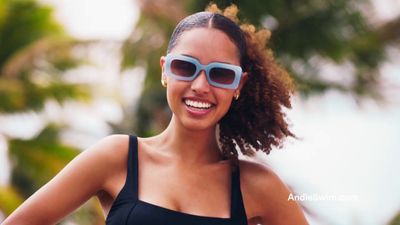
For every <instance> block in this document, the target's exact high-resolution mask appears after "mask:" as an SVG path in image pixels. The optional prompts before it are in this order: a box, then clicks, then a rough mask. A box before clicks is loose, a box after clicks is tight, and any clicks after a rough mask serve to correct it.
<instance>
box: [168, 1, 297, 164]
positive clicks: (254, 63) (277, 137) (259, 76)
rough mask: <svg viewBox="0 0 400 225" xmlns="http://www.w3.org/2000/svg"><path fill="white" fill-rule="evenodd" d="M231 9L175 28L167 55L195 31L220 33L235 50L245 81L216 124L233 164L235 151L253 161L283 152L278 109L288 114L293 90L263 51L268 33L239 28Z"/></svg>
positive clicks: (283, 124) (212, 9)
mask: <svg viewBox="0 0 400 225" xmlns="http://www.w3.org/2000/svg"><path fill="white" fill-rule="evenodd" d="M238 11H239V10H238V8H237V7H236V6H235V5H231V6H229V7H227V8H226V9H225V10H223V11H222V10H220V9H219V8H218V7H217V5H216V4H210V5H209V6H208V7H207V9H206V11H205V12H199V13H195V14H192V15H190V16H188V17H186V18H184V19H183V20H181V21H180V22H179V24H178V25H177V26H176V28H175V30H174V32H173V34H172V36H171V39H170V42H169V44H168V49H167V53H169V52H171V50H172V49H173V48H174V47H175V46H176V44H177V43H178V42H179V37H180V36H181V35H182V33H183V32H185V31H189V30H191V29H194V28H213V29H218V30H220V31H222V32H224V33H225V34H226V35H227V36H228V37H229V38H230V40H231V41H232V42H233V43H234V44H235V46H236V47H237V50H238V57H239V59H240V63H241V67H242V69H243V71H245V72H247V73H248V78H247V80H246V82H245V84H244V86H243V88H242V90H241V92H240V98H239V99H238V100H235V101H233V102H232V104H231V107H230V108H229V110H228V112H227V113H226V114H225V115H224V117H223V118H222V119H221V120H220V121H219V142H220V144H221V146H220V147H221V151H222V154H223V156H224V157H225V158H229V159H233V162H234V163H237V160H238V151H237V149H240V151H241V152H242V154H244V155H247V156H253V155H254V153H255V151H262V152H265V153H266V154H269V152H270V151H271V149H272V147H278V148H280V147H282V143H283V141H284V139H285V138H286V137H288V136H291V137H296V136H295V135H294V134H293V133H292V132H291V131H290V130H289V125H288V122H287V118H286V115H285V113H284V112H283V107H286V108H291V102H290V97H291V95H292V94H293V92H294V84H293V82H292V79H291V77H290V75H289V74H288V73H287V71H286V70H285V69H283V68H282V67H281V66H280V65H279V64H278V63H277V62H276V61H275V59H274V56H273V53H272V50H271V49H270V48H268V47H267V44H268V41H269V38H270V36H271V32H270V31H269V30H267V29H265V28H262V29H259V30H257V29H256V28H255V26H253V25H251V24H240V21H239V19H238V17H237V14H238Z"/></svg>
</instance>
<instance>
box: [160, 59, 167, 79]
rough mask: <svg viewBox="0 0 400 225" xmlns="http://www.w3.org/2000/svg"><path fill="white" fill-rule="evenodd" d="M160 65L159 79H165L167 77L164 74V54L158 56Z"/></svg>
mask: <svg viewBox="0 0 400 225" xmlns="http://www.w3.org/2000/svg"><path fill="white" fill-rule="evenodd" d="M160 67H161V79H164V80H166V79H167V77H166V76H165V56H161V58H160Z"/></svg>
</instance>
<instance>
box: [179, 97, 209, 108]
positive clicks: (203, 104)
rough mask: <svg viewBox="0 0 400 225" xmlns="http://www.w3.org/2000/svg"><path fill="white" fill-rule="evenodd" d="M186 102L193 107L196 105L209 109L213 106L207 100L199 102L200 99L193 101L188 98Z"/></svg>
mask: <svg viewBox="0 0 400 225" xmlns="http://www.w3.org/2000/svg"><path fill="white" fill-rule="evenodd" d="M185 104H186V105H188V106H191V107H196V108H201V109H208V108H210V107H211V104H210V103H207V102H198V101H193V100H189V99H186V100H185Z"/></svg>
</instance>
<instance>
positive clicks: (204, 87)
mask: <svg viewBox="0 0 400 225" xmlns="http://www.w3.org/2000/svg"><path fill="white" fill-rule="evenodd" d="M191 88H192V90H193V91H194V92H195V93H197V94H200V95H203V94H207V93H208V92H209V91H210V84H209V83H208V81H207V77H206V72H205V71H204V70H201V71H200V74H199V75H198V76H197V77H196V79H194V80H193V81H192V84H191Z"/></svg>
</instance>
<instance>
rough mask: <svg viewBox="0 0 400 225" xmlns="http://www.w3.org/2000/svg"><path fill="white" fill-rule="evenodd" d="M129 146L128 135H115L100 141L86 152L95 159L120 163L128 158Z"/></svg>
mask: <svg viewBox="0 0 400 225" xmlns="http://www.w3.org/2000/svg"><path fill="white" fill-rule="evenodd" d="M128 146H129V136H128V135H123V134H113V135H109V136H106V137H104V138H102V139H100V140H99V141H98V142H96V143H95V144H93V145H92V146H90V147H89V148H88V149H87V150H85V151H84V152H87V154H90V155H92V156H93V157H94V158H99V159H106V163H107V162H108V163H115V162H117V163H118V162H119V161H120V160H121V159H125V158H126V156H127V154H128V151H127V150H128Z"/></svg>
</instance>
